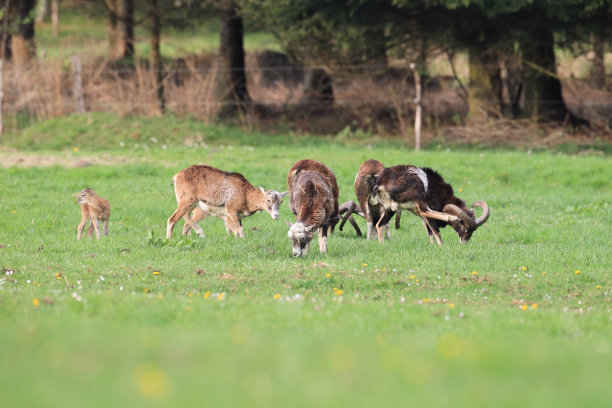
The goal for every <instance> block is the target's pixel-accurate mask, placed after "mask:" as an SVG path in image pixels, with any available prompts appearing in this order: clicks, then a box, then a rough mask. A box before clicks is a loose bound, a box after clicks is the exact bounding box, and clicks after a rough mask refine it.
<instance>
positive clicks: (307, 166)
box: [287, 159, 340, 234]
mask: <svg viewBox="0 0 612 408" xmlns="http://www.w3.org/2000/svg"><path fill="white" fill-rule="evenodd" d="M306 170H311V171H316V172H318V173H319V175H320V176H321V177H323V179H324V180H325V181H326V183H327V184H328V185H329V186H330V188H331V191H332V195H333V197H334V213H333V214H332V215H331V221H330V226H329V231H328V232H329V233H330V234H331V233H332V232H333V231H334V227H335V226H336V224H337V223H338V221H339V219H340V215H339V213H338V195H339V189H338V182H337V181H336V175H335V174H334V172H333V171H332V170H331V169H330V168H329V167H327V166H326V165H325V164H323V163H321V162H319V161H317V160H312V159H303V160H299V161H297V162H296V163H295V164H294V165H293V166H291V169H290V170H289V174H288V175H287V186H288V187H289V192H291V191H292V190H293V185H294V184H295V180H296V178H297V176H298V175H299V174H300V172H302V171H306ZM289 208H291V212H292V213H293V214H296V215H297V210H296V209H295V206H294V203H293V197H292V196H291V194H290V195H289Z"/></svg>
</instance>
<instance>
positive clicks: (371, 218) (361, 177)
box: [355, 159, 385, 239]
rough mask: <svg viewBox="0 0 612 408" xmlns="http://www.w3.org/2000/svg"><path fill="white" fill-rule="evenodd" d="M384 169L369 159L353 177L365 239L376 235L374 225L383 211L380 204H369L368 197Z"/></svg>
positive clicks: (377, 162) (379, 163)
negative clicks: (364, 227)
mask: <svg viewBox="0 0 612 408" xmlns="http://www.w3.org/2000/svg"><path fill="white" fill-rule="evenodd" d="M384 169H385V166H384V165H383V164H382V163H381V162H379V161H378V160H374V159H370V160H367V161H365V162H363V164H362V165H361V166H360V167H359V172H358V173H357V176H356V177H355V194H356V195H357V201H359V206H360V207H361V209H362V211H363V212H364V215H365V218H366V222H367V227H368V232H367V238H368V239H370V238H371V237H373V236H374V234H376V228H375V225H376V223H377V222H378V220H379V219H380V217H381V216H382V214H383V213H384V209H383V208H382V206H381V205H380V204H376V205H373V204H370V195H371V194H372V190H373V189H374V185H375V184H376V180H378V177H379V176H380V174H381V173H382V172H383V170H384Z"/></svg>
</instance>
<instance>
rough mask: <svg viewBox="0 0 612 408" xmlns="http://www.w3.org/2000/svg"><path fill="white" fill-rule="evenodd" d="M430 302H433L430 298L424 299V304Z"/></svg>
mask: <svg viewBox="0 0 612 408" xmlns="http://www.w3.org/2000/svg"><path fill="white" fill-rule="evenodd" d="M429 302H431V300H430V299H429V298H424V299H423V303H429Z"/></svg>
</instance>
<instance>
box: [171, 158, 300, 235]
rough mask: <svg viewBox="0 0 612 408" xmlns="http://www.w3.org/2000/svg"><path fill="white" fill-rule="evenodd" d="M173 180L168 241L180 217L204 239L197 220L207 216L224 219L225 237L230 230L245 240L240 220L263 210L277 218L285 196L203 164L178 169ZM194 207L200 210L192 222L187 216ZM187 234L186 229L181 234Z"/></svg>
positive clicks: (240, 176) (233, 174)
mask: <svg viewBox="0 0 612 408" xmlns="http://www.w3.org/2000/svg"><path fill="white" fill-rule="evenodd" d="M172 181H173V184H174V193H175V195H176V201H177V202H178V208H177V209H176V211H175V212H174V213H173V214H172V215H171V216H170V218H168V223H167V226H166V238H168V239H170V238H171V237H172V230H173V229H174V225H175V224H176V222H177V221H178V220H179V218H181V217H183V218H184V219H185V222H186V223H187V225H189V226H190V227H191V228H193V229H194V230H195V231H196V233H197V234H198V235H200V236H201V237H202V238H204V231H203V230H202V228H201V227H200V226H199V225H198V224H197V221H199V220H200V219H202V218H204V217H205V216H207V215H212V216H214V217H219V218H221V219H223V221H224V223H225V228H226V231H227V232H228V234H229V231H232V232H233V233H234V237H237V236H239V237H241V238H244V231H243V228H242V218H244V217H248V216H249V215H252V214H254V213H256V212H261V211H262V210H266V211H268V212H269V213H270V215H271V216H272V218H273V219H275V220H276V219H278V216H279V206H280V204H281V203H282V201H283V197H284V196H285V195H287V194H288V193H287V192H285V193H279V192H278V191H273V190H264V189H263V188H262V187H259V189H257V188H255V187H253V185H252V184H251V183H249V181H248V180H247V179H246V178H245V177H244V176H243V175H242V174H240V173H230V172H227V171H224V170H219V169H217V168H214V167H211V166H206V165H194V166H191V167H188V168H186V169H185V170H181V171H180V172H178V173H177V174H176V175H174V177H173V179H172ZM196 206H197V207H198V208H199V210H197V211H196V212H194V216H195V217H196V220H194V219H192V218H191V214H190V213H191V211H192V210H193V209H194V208H196ZM188 231H189V229H187V228H185V229H184V230H183V234H186V233H187V232H188Z"/></svg>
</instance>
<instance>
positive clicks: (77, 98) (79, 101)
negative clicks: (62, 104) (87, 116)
mask: <svg viewBox="0 0 612 408" xmlns="http://www.w3.org/2000/svg"><path fill="white" fill-rule="evenodd" d="M72 93H73V94H74V104H75V106H76V113H84V112H85V101H84V100H83V79H82V78H81V59H80V58H79V57H78V56H76V55H73V56H72Z"/></svg>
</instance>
